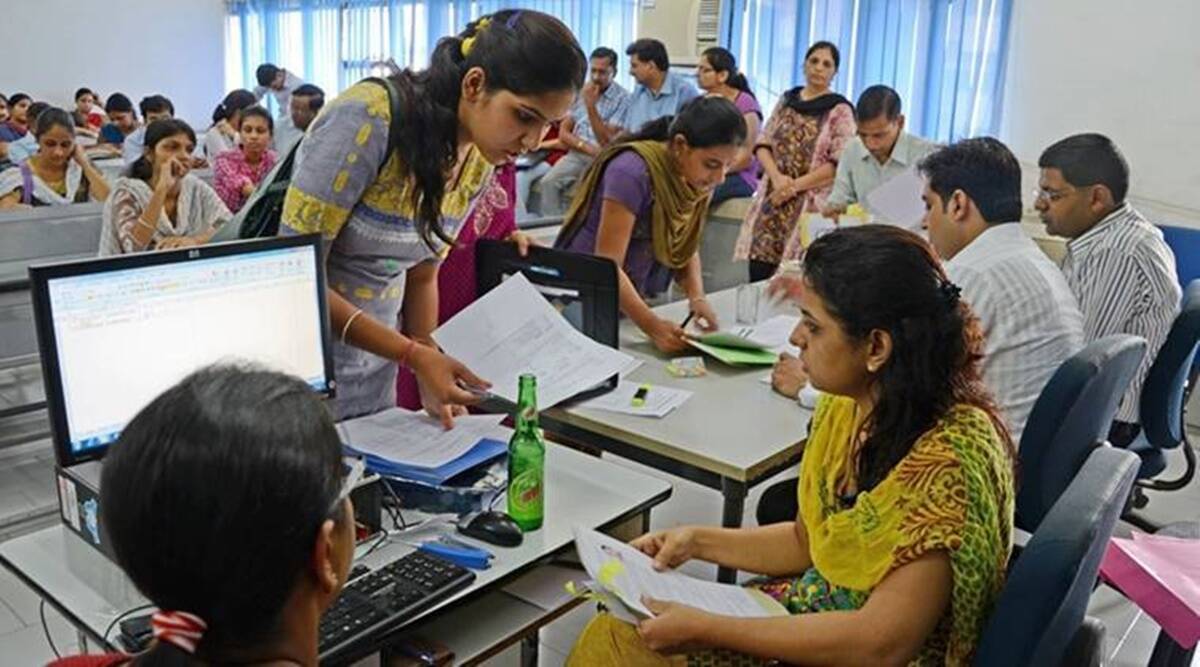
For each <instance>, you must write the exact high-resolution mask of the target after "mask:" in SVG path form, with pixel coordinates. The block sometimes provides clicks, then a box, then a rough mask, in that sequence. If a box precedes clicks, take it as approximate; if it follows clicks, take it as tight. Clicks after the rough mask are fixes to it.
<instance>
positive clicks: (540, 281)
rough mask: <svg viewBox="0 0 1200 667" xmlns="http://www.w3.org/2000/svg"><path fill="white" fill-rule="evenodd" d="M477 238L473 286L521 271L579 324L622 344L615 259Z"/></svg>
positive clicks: (481, 288)
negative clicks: (524, 248)
mask: <svg viewBox="0 0 1200 667" xmlns="http://www.w3.org/2000/svg"><path fill="white" fill-rule="evenodd" d="M477 243H478V245H477V246H476V249H475V287H476V289H477V290H478V292H479V294H484V293H486V292H488V291H489V290H491V289H492V288H493V287H495V286H497V285H499V284H500V282H501V281H503V280H505V279H506V278H508V277H509V276H513V275H516V274H517V273H523V274H525V277H526V278H528V279H529V282H531V283H533V287H534V289H536V290H537V291H538V292H539V293H540V294H541V295H542V296H543V297H545V299H546V300H547V301H549V302H550V305H552V306H554V308H555V310H557V311H558V312H559V313H561V314H562V316H563V317H564V318H566V320H567V321H568V322H570V323H571V326H573V327H575V329H576V330H578V331H579V332H580V333H582V334H583V335H585V336H587V337H588V338H591V339H592V340H594V341H596V342H597V343H600V344H602V345H607V346H609V347H611V348H614V349H616V348H619V347H620V337H619V335H618V324H619V317H620V311H619V307H620V297H619V293H618V291H617V265H616V264H614V263H613V261H612V260H611V259H607V258H605V257H595V256H592V255H583V254H579V253H574V252H568V251H566V250H554V249H552V248H542V247H538V246H533V247H530V248H529V253H528V254H527V255H526V256H524V257H522V256H521V255H520V253H519V252H518V251H517V247H516V245H515V244H513V243H507V242H502V241H493V240H489V239H481V240H479V241H478V242H477ZM618 379H619V378H618V376H616V375H614V376H612V377H611V378H609V379H608V380H607V381H605V382H604V383H603V384H601V385H600V386H598V387H595V388H593V389H589V390H587V391H585V392H583V393H581V394H577V395H575V396H573V397H572V399H573V400H574V399H582V398H587V397H589V396H594V395H597V394H601V393H604V392H606V391H611V390H613V389H616V388H617V382H618Z"/></svg>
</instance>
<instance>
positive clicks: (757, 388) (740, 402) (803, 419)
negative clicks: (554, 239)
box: [547, 289, 812, 482]
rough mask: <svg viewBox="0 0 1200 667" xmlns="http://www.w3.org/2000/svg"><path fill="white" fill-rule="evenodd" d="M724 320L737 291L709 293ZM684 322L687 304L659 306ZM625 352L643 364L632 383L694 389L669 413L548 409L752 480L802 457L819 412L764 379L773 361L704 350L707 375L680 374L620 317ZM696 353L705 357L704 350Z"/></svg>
mask: <svg viewBox="0 0 1200 667" xmlns="http://www.w3.org/2000/svg"><path fill="white" fill-rule="evenodd" d="M709 300H710V302H711V303H712V305H713V308H714V309H716V311H717V316H718V317H719V318H721V323H722V324H723V325H724V326H733V325H734V312H735V307H736V290H734V289H729V290H724V291H721V292H717V293H716V294H712V295H710V296H709ZM654 310H655V312H657V313H659V314H661V315H662V316H663V317H665V318H667V319H671V320H674V321H677V322H682V321H683V319H684V317H685V316H686V315H687V303H686V302H684V301H679V302H676V303H672V304H667V305H664V306H660V307H658V308H655V309H654ZM620 337H621V343H620V344H621V351H622V352H625V353H626V354H630V355H632V356H634V357H637V358H638V359H641V360H642V362H643V364H642V366H641V367H640V368H638V369H637V370H636V371H634V372H633V373H631V374H630V375H629V376H628V377H627V378H626V379H625V380H623V381H627V382H636V383H639V384H640V383H649V384H651V385H656V386H665V387H675V388H679V389H687V390H690V391H692V392H694V394H693V395H692V397H691V398H689V399H688V400H687V402H686V403H684V404H683V405H681V406H680V407H678V408H676V409H675V410H674V411H673V412H672V413H671V414H669V415H667V416H666V417H664V418H662V419H654V418H649V417H636V416H632V415H624V414H619V413H614V412H606V411H603V410H595V409H586V408H579V407H570V406H569V407H566V408H555V409H552V410H548V411H547V415H548V416H550V417H553V418H554V419H558V420H560V421H563V422H565V423H568V424H570V425H572V426H576V427H579V428H581V429H584V430H587V431H590V432H593V433H598V434H600V435H603V436H606V437H609V438H612V439H614V440H618V441H621V442H624V443H627V444H629V445H632V446H635V447H640V448H643V449H646V450H648V451H651V452H653V453H655V454H659V455H662V456H665V457H668V458H671V459H674V460H677V461H680V462H682V463H686V464H689V465H692V466H695V467H698V468H700V469H702V470H707V471H709V472H713V473H716V474H718V475H721V476H723V477H728V478H731V479H735V480H738V481H742V482H749V481H752V480H755V479H757V478H758V477H760V476H761V475H762V474H763V473H764V472H765V471H768V470H771V469H772V468H774V467H776V466H777V465H779V464H780V463H782V462H784V461H786V460H787V459H788V457H790V456H793V455H795V453H796V447H798V446H799V445H800V443H801V442H803V440H804V438H805V433H806V427H807V424H808V420H809V418H810V417H811V416H812V412H811V411H809V410H806V409H804V408H802V407H800V404H799V403H797V402H796V401H794V400H789V399H787V398H785V397H783V396H780V395H779V394H777V393H775V392H774V391H772V390H771V386H770V385H768V384H766V383H764V382H762V378H763V377H764V376H766V375H767V374H768V373H770V370H771V368H770V367H769V366H746V367H733V366H727V365H725V364H723V363H721V362H719V361H717V360H716V359H713V358H711V357H707V356H705V358H704V364H705V366H706V367H707V369H708V375H706V376H704V377H699V378H676V377H673V376H672V375H670V374H669V373H667V370H666V365H667V361H668V360H669V357H667V356H665V355H662V354H660V353H659V352H658V351H657V350H656V349H655V348H654V346H653V344H651V343H650V342H649V341H648V340H647V339H646V337H645V335H643V334H642V333H641V331H640V330H639V329H638V328H637V326H636V325H635V324H634V323H633V322H631V321H630V320H628V319H623V320H622V321H621V328H620ZM694 355H695V356H704V355H703V353H701V352H700V351H699V350H696V351H695V352H694Z"/></svg>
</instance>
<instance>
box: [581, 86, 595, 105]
mask: <svg viewBox="0 0 1200 667" xmlns="http://www.w3.org/2000/svg"><path fill="white" fill-rule="evenodd" d="M580 94H581V95H582V96H583V103H584V104H586V105H588V106H589V107H594V106H596V102H598V101H599V100H600V86H597V85H596V82H595V81H589V82H587V83H586V84H584V86H583V91H581V93H580Z"/></svg>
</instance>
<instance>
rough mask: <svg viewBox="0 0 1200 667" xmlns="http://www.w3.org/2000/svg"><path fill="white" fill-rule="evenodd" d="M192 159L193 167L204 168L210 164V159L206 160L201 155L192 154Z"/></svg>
mask: <svg viewBox="0 0 1200 667" xmlns="http://www.w3.org/2000/svg"><path fill="white" fill-rule="evenodd" d="M191 160H192V169H203V168H205V167H207V166H208V160H205V159H204V158H202V157H200V156H199V155H194V156H192V158H191Z"/></svg>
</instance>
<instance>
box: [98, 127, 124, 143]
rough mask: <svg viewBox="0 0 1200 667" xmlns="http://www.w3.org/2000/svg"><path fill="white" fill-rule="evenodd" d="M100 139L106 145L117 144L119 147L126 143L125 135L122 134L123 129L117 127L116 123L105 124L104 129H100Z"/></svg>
mask: <svg viewBox="0 0 1200 667" xmlns="http://www.w3.org/2000/svg"><path fill="white" fill-rule="evenodd" d="M100 138H101V139H103V140H104V142H105V143H109V144H116V145H118V146H120V145H121V144H123V143H125V135H124V134H123V133H122V132H121V128H119V127H117V124H116V123H105V124H104V127H102V128H100Z"/></svg>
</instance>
